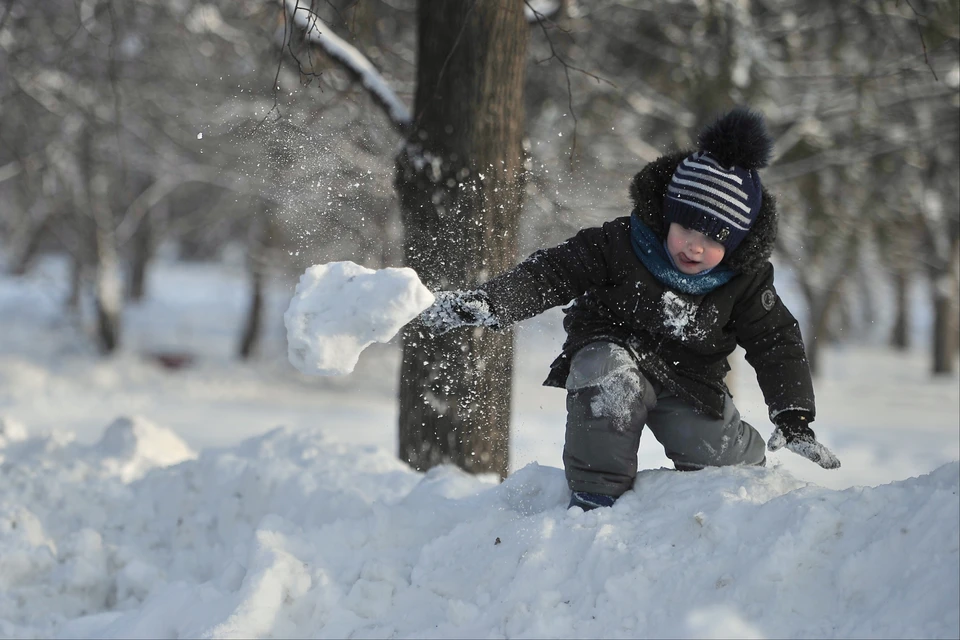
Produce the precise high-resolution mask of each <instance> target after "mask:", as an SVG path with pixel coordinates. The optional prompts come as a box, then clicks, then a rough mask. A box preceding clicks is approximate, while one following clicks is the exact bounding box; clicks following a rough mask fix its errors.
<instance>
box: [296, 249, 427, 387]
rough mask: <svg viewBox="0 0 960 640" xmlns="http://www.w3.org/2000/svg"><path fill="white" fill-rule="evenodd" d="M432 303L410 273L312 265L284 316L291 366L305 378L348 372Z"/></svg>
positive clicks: (345, 264)
mask: <svg viewBox="0 0 960 640" xmlns="http://www.w3.org/2000/svg"><path fill="white" fill-rule="evenodd" d="M433 300H434V296H433V294H432V293H430V290H429V289H427V288H426V287H425V286H423V284H422V283H421V282H420V278H419V277H418V276H417V273H416V271H414V270H413V269H409V268H406V267H404V268H393V267H391V268H387V269H379V270H374V269H367V268H366V267H362V266H360V265H358V264H356V263H353V262H330V263H327V264H318V265H314V266H312V267H310V268H308V269H307V270H306V271H305V272H304V274H303V275H302V276H300V281H299V282H298V283H297V289H296V291H295V293H294V296H293V298H292V299H291V300H290V306H289V307H288V308H287V311H286V313H284V314H283V322H284V325H285V326H286V328H287V355H288V357H289V359H290V363H291V364H292V365H293V366H294V367H296V368H297V370H299V371H300V372H301V373H306V374H309V375H320V376H330V375H343V374H346V373H350V372H351V371H353V368H354V367H355V366H356V364H357V360H358V359H359V358H360V352H361V351H363V350H364V349H365V348H366V347H367V346H368V345H370V344H372V343H374V342H388V341H389V340H390V339H391V338H393V336H395V335H396V334H397V332H398V331H400V329H401V328H402V327H403V325H405V324H407V323H408V322H410V321H411V320H413V319H414V318H415V317H417V315H419V314H420V312H421V311H423V310H424V309H426V308H427V307H429V306H430V305H431V304H433Z"/></svg>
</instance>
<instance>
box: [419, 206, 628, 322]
mask: <svg viewBox="0 0 960 640" xmlns="http://www.w3.org/2000/svg"><path fill="white" fill-rule="evenodd" d="M623 224H624V223H623V222H622V221H620V220H615V221H613V222H608V223H607V224H605V225H603V227H595V228H590V229H584V230H582V231H580V232H579V233H578V234H577V235H575V236H574V237H573V238H570V239H569V240H567V241H566V242H564V243H562V244H560V245H558V246H556V247H551V248H549V249H541V250H539V251H537V252H535V253H534V254H533V255H531V256H530V257H529V258H527V259H526V260H524V261H523V262H521V263H520V264H518V265H517V266H516V267H514V268H513V269H511V270H509V271H507V272H505V273H503V274H501V275H499V276H497V277H496V278H494V279H492V280H490V281H489V282H486V283H485V284H483V285H481V286H480V287H478V288H477V289H476V290H474V291H441V292H438V293H437V301H436V302H435V303H434V304H433V306H431V307H430V308H429V309H427V310H426V311H424V312H423V313H422V314H421V316H420V321H421V323H422V324H423V326H424V327H426V328H427V329H430V330H431V331H434V332H435V333H438V334H442V333H446V332H447V331H449V330H451V329H454V328H456V327H461V326H486V327H491V328H494V329H499V328H505V327H507V326H510V325H512V324H514V323H516V322H519V321H521V320H526V319H527V318H532V317H533V316H535V315H538V314H540V313H543V312H544V311H546V310H547V309H551V308H553V307H557V306H560V305H564V304H567V303H568V302H570V301H572V300H573V299H574V298H576V297H577V296H579V295H581V294H583V293H584V292H585V291H586V290H587V289H589V288H590V287H592V286H598V285H602V284H604V283H607V282H609V280H610V268H609V265H608V264H607V259H606V250H607V247H608V246H609V245H610V244H611V243H613V242H615V241H616V235H617V233H618V231H622V230H620V229H618V228H617V225H621V226H622V225H623Z"/></svg>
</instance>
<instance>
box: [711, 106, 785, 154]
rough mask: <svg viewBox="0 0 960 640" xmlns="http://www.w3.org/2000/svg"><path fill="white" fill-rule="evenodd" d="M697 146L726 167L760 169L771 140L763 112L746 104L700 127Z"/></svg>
mask: <svg viewBox="0 0 960 640" xmlns="http://www.w3.org/2000/svg"><path fill="white" fill-rule="evenodd" d="M697 146H698V147H700V150H701V151H706V152H707V153H709V154H710V155H712V156H713V157H715V158H716V159H717V160H718V161H719V162H720V164H722V165H724V166H726V167H729V166H737V167H743V168H744V169H762V168H763V167H765V166H767V164H768V163H769V162H770V156H771V155H773V140H771V139H770V134H768V133H767V125H766V124H765V123H764V121H763V116H762V115H760V114H759V113H756V112H754V111H751V110H750V109H748V108H746V107H736V108H735V109H733V110H732V111H730V112H729V113H727V114H726V115H724V116H721V117H720V118H719V119H718V120H717V121H716V122H714V123H713V124H711V125H708V126H706V127H704V129H703V131H701V132H700V136H699V138H698V139H697Z"/></svg>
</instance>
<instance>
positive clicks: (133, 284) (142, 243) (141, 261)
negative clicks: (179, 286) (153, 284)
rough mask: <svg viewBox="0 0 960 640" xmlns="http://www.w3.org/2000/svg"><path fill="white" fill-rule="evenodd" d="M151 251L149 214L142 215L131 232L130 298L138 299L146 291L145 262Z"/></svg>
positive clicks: (151, 233) (151, 234)
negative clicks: (132, 232) (141, 218)
mask: <svg viewBox="0 0 960 640" xmlns="http://www.w3.org/2000/svg"><path fill="white" fill-rule="evenodd" d="M152 252H153V227H152V225H151V224H150V216H149V215H147V216H144V218H143V220H141V221H140V224H139V225H138V226H137V230H136V231H135V232H134V234H133V253H132V255H131V256H130V285H129V287H128V294H129V296H130V299H131V300H135V301H138V302H139V301H140V300H142V299H143V294H144V293H145V292H146V281H147V264H149V262H150V256H151V254H152Z"/></svg>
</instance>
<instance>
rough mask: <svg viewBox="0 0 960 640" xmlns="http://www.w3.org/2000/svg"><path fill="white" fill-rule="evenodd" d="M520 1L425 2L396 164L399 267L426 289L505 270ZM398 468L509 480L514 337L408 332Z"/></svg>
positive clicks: (515, 199)
mask: <svg viewBox="0 0 960 640" xmlns="http://www.w3.org/2000/svg"><path fill="white" fill-rule="evenodd" d="M523 7H524V3H523V1H522V0H512V1H511V2H508V3H506V6H505V3H493V2H475V3H466V2H449V1H448V0H421V1H420V3H419V7H418V19H419V50H418V60H419V62H418V69H417V91H416V99H415V113H416V123H415V125H414V132H413V134H412V135H411V136H410V138H409V139H408V142H407V144H406V145H405V147H404V149H403V150H402V151H401V153H400V154H399V156H398V158H397V173H396V186H397V191H398V193H399V196H400V204H401V212H402V217H403V223H404V258H405V260H406V264H407V265H408V266H410V267H412V268H413V269H415V270H416V271H417V273H418V274H419V276H420V278H421V280H423V282H424V283H425V284H426V285H427V286H428V287H429V288H431V289H434V290H437V289H470V288H473V287H475V286H477V285H478V284H480V283H481V282H483V281H484V280H486V279H488V278H489V277H491V276H493V275H496V274H497V273H499V272H501V271H503V270H505V269H507V268H508V267H510V266H512V265H513V264H514V262H515V261H516V258H517V236H518V230H519V219H520V210H521V205H522V199H523V186H524V171H525V169H524V154H523V149H522V134H523V123H524V118H523V83H524V68H525V64H526V45H527V37H528V36H527V29H528V27H527V24H526V22H525V20H524V16H523ZM402 343H403V360H402V364H401V371H400V398H399V399H400V420H399V430H400V457H401V458H402V459H404V460H405V461H406V462H408V463H409V464H410V465H412V466H413V467H414V468H416V469H420V470H424V469H428V468H430V467H432V466H435V465H437V464H443V463H453V464H456V465H457V466H459V467H461V468H463V469H465V470H467V471H469V472H471V473H490V472H492V473H497V474H499V475H500V477H505V476H506V475H507V472H508V470H509V420H510V401H511V400H510V394H511V385H512V379H513V334H512V332H510V331H505V332H502V333H495V332H492V331H488V330H482V329H461V330H455V331H452V332H450V333H448V334H446V335H443V336H438V337H434V336H430V335H426V334H424V333H419V332H417V331H414V330H410V329H408V330H406V331H405V332H404V333H403V336H402Z"/></svg>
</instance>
